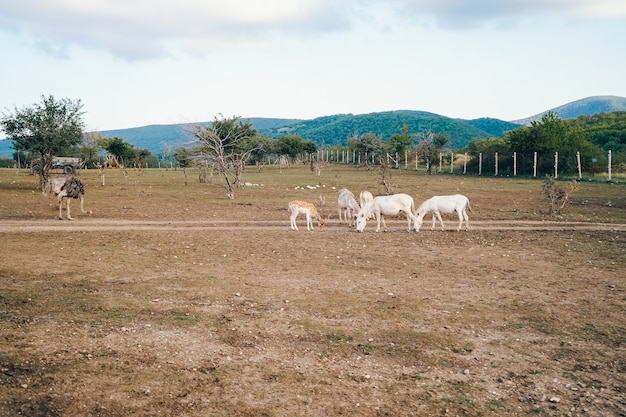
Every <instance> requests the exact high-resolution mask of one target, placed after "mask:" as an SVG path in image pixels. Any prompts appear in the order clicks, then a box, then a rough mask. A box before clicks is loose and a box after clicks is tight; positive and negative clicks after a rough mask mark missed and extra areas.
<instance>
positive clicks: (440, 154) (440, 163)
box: [439, 153, 443, 174]
mask: <svg viewBox="0 0 626 417" xmlns="http://www.w3.org/2000/svg"><path fill="white" fill-rule="evenodd" d="M442 166H443V154H442V153H439V173H440V174H441V168H442Z"/></svg>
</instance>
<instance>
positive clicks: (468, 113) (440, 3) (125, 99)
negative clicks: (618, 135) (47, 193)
mask: <svg viewBox="0 0 626 417" xmlns="http://www.w3.org/2000/svg"><path fill="white" fill-rule="evenodd" d="M624 39H626V1H624V0H266V1H260V0H20V1H15V0H0V54H1V56H2V59H1V64H0V68H1V70H0V71H1V74H2V76H1V77H0V114H4V115H6V114H13V113H15V110H16V109H22V108H25V107H30V106H32V105H34V104H37V103H41V101H42V97H43V96H49V95H52V96H54V97H55V98H56V99H59V100H60V99H70V100H74V101H75V100H80V101H81V103H82V105H83V108H82V110H83V111H84V112H85V113H84V116H83V119H84V122H85V127H86V130H88V131H104V130H111V129H122V128H130V127H140V126H145V125H150V124H174V123H197V122H204V121H211V120H214V119H215V118H216V117H217V118H221V117H231V116H239V117H242V118H244V119H245V118H252V117H270V118H289V119H291V118H296V119H312V118H315V117H320V116H328V115H335V114H344V113H351V114H364V113H371V112H381V111H391V110H420V111H428V112H432V113H437V114H441V115H444V116H448V117H454V118H462V119H474V118H479V117H493V118H498V119H502V120H517V119H521V118H525V117H529V116H532V115H535V114H538V113H541V112H543V111H545V110H548V109H551V108H554V107H557V106H560V105H562V104H566V103H568V102H571V101H574V100H578V99H582V98H586V97H589V96H596V95H614V96H621V97H626V42H624ZM0 135H1V134H0Z"/></svg>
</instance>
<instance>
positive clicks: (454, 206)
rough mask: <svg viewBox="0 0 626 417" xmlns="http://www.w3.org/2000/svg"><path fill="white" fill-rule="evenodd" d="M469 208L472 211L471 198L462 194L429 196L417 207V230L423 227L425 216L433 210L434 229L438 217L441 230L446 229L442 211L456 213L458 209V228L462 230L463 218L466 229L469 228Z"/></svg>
mask: <svg viewBox="0 0 626 417" xmlns="http://www.w3.org/2000/svg"><path fill="white" fill-rule="evenodd" d="M467 210H469V211H472V208H471V207H470V203H469V199H468V198H467V197H465V196H464V195H462V194H454V195H440V196H435V197H432V198H429V199H428V200H426V201H424V202H423V203H422V204H420V206H419V208H418V209H417V230H419V228H420V227H422V221H423V220H424V216H425V215H426V214H428V213H429V212H431V211H432V212H433V226H432V228H433V229H434V228H435V222H436V219H439V223H441V230H445V228H444V226H443V220H442V219H441V213H454V212H455V211H456V212H457V214H458V215H459V227H458V228H457V229H456V230H457V231H458V230H461V226H463V220H465V230H468V229H469V217H468V216H467Z"/></svg>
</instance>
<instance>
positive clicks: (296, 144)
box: [276, 135, 304, 162]
mask: <svg viewBox="0 0 626 417" xmlns="http://www.w3.org/2000/svg"><path fill="white" fill-rule="evenodd" d="M302 152H304V141H303V140H302V138H301V137H300V136H298V135H284V136H281V137H279V138H278V140H277V141H276V153H277V154H278V155H280V156H287V157H289V160H290V161H292V162H293V161H295V160H296V159H297V158H298V155H299V154H301V153H302Z"/></svg>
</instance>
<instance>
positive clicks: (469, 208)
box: [467, 198, 473, 213]
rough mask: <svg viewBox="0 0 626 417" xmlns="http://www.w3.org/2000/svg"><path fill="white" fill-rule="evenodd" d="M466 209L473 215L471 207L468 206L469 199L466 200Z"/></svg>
mask: <svg viewBox="0 0 626 417" xmlns="http://www.w3.org/2000/svg"><path fill="white" fill-rule="evenodd" d="M467 209H468V210H469V211H470V213H473V211H472V206H470V202H469V198H468V199H467Z"/></svg>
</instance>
